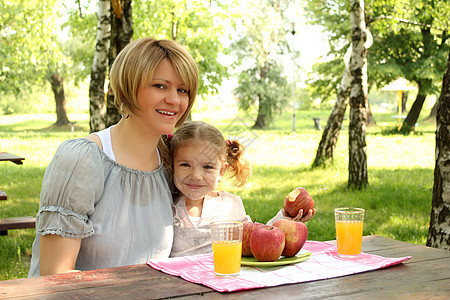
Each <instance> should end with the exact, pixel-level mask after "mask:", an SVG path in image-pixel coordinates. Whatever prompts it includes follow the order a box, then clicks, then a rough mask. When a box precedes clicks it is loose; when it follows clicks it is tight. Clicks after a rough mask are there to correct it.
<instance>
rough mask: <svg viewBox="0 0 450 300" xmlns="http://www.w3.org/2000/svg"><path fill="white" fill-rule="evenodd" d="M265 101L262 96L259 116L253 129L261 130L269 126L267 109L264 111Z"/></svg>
mask: <svg viewBox="0 0 450 300" xmlns="http://www.w3.org/2000/svg"><path fill="white" fill-rule="evenodd" d="M263 102H264V101H263V100H262V99H261V96H260V97H259V104H258V116H257V117H256V121H255V124H253V126H252V128H253V129H261V128H265V127H266V125H267V118H266V115H265V109H264V103H263Z"/></svg>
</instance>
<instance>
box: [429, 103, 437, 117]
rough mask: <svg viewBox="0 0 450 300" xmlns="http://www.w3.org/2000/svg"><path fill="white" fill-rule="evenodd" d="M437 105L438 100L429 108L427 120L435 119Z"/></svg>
mask: <svg viewBox="0 0 450 300" xmlns="http://www.w3.org/2000/svg"><path fill="white" fill-rule="evenodd" d="M437 105H438V101H436V102H435V103H434V105H433V107H432V108H431V111H430V115H429V116H428V117H427V120H431V119H435V118H436V117H437Z"/></svg>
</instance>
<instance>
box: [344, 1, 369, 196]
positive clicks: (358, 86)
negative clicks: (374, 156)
mask: <svg viewBox="0 0 450 300" xmlns="http://www.w3.org/2000/svg"><path fill="white" fill-rule="evenodd" d="M350 20H351V25H352V27H351V28H352V54H351V58H350V73H351V75H352V82H351V87H350V123H349V129H348V132H349V133H348V137H349V138H348V140H349V142H348V152H349V164H348V186H349V187H355V188H358V189H361V188H363V187H365V186H366V185H367V184H368V178H367V153H366V150H367V147H366V122H367V112H366V103H367V59H366V55H367V49H366V46H365V45H364V43H365V41H366V31H365V30H366V24H365V21H364V1H363V0H352V1H351V8H350Z"/></svg>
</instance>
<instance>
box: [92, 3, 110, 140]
mask: <svg viewBox="0 0 450 300" xmlns="http://www.w3.org/2000/svg"><path fill="white" fill-rule="evenodd" d="M110 4H111V1H110V0H100V1H99V4H98V10H97V42H96V45H95V53H94V61H93V63H92V69H91V82H90V85H89V114H90V120H89V131H90V132H95V131H99V130H102V129H104V128H106V120H105V119H106V105H105V90H104V87H105V77H106V68H107V66H108V50H109V47H110V37H111V23H110Z"/></svg>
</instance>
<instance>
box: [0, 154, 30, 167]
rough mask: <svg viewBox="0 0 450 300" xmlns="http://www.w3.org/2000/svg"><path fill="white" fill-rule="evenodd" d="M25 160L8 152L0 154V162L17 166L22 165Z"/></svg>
mask: <svg viewBox="0 0 450 300" xmlns="http://www.w3.org/2000/svg"><path fill="white" fill-rule="evenodd" d="M24 159H25V158H23V157H20V156H17V155H15V154H12V153H8V152H0V161H8V160H9V161H12V162H13V163H15V164H17V165H22V164H23V160H24Z"/></svg>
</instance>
